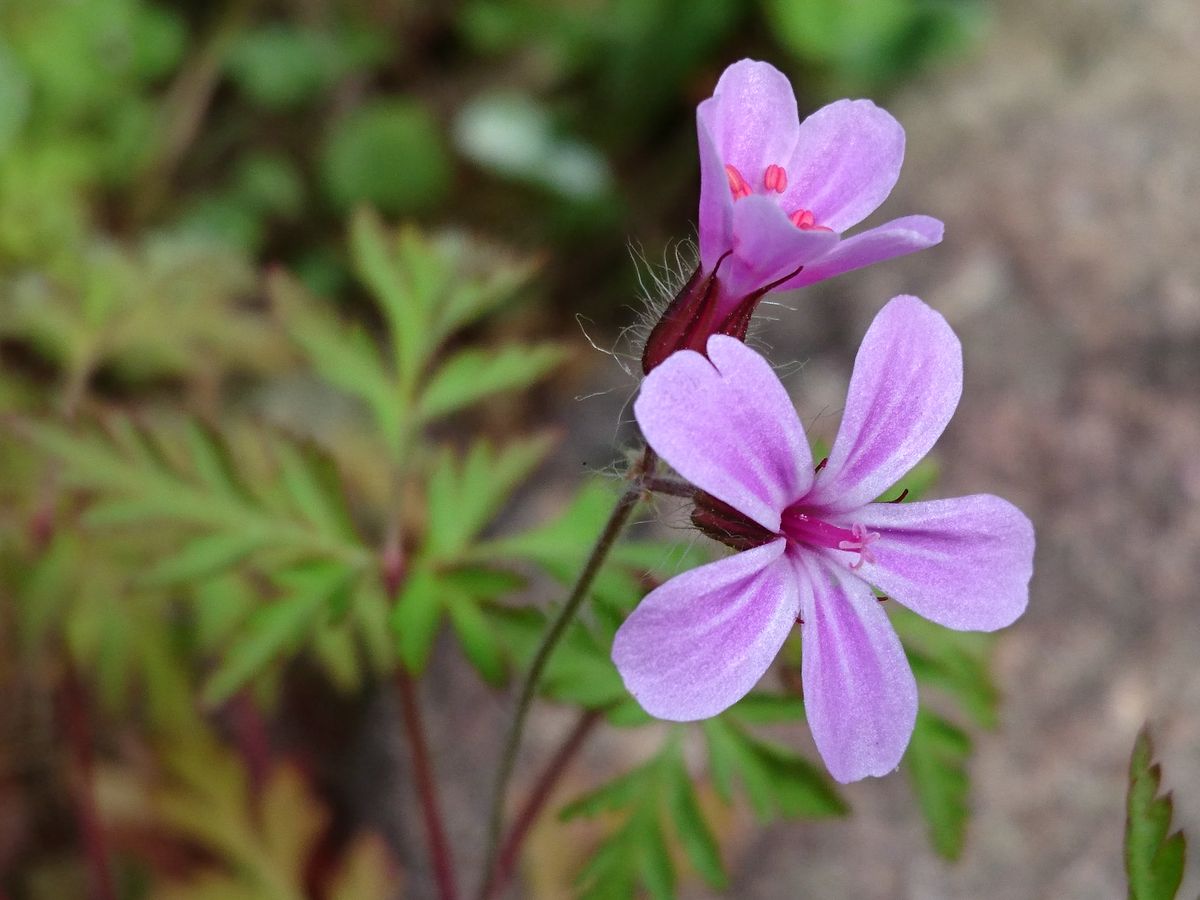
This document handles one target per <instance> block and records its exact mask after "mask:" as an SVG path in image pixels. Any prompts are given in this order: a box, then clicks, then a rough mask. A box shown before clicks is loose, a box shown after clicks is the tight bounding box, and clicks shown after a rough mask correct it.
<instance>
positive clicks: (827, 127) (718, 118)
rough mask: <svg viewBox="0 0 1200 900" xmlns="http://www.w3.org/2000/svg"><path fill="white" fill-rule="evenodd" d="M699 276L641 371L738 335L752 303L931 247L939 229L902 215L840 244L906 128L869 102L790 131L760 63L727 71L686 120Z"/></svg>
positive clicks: (770, 73)
mask: <svg viewBox="0 0 1200 900" xmlns="http://www.w3.org/2000/svg"><path fill="white" fill-rule="evenodd" d="M696 120H697V132H698V136H699V142H700V266H699V268H698V269H697V271H696V273H695V275H693V277H692V279H691V281H690V282H689V283H688V285H687V286H686V287H685V288H684V289H683V291H681V293H680V295H679V296H678V297H677V298H676V299H675V301H674V302H673V303H672V304H671V305H670V307H669V308H668V309H667V311H666V313H665V314H664V316H663V318H662V319H661V320H660V322H659V323H658V325H657V326H656V327H655V329H654V332H653V333H652V334H651V337H650V339H649V341H648V342H647V345H646V351H645V353H644V355H643V360H642V364H643V369H644V370H645V371H646V372H649V371H650V370H651V369H653V368H654V367H655V366H657V365H658V364H660V363H661V362H662V361H663V360H665V359H666V358H667V357H668V356H670V355H671V353H673V352H674V351H675V350H680V349H692V350H698V351H700V352H703V351H704V348H705V343H706V341H707V340H708V337H709V336H710V335H712V334H729V335H732V336H733V337H738V338H741V337H744V336H745V334H746V328H747V327H748V325H749V323H750V316H751V315H752V314H753V312H754V310H755V308H756V307H757V305H758V303H759V302H760V301H761V300H762V298H763V297H764V296H765V295H766V294H768V293H770V292H772V291H786V290H792V289H794V288H799V287H803V286H804V285H808V284H812V283H814V282H817V281H821V280H822V279H825V278H829V277H831V276H834V275H840V274H841V273H843V272H849V271H850V270H852V269H858V268H861V267H863V266H867V265H870V264H872V263H876V262H880V261H882V260H885V259H890V258H892V257H894V256H901V255H903V254H906V253H912V252H913V251H916V250H921V249H923V248H925V247H931V246H933V245H934V244H936V243H938V242H939V241H941V239H942V223H941V222H940V221H938V220H937V219H934V218H930V217H929V216H905V217H903V218H900V219H894V220H892V221H891V222H888V223H886V224H884V225H880V226H878V227H876V228H871V229H868V230H866V231H863V232H860V233H859V234H856V235H854V236H852V237H848V238H845V239H842V233H843V232H845V231H846V230H848V229H850V228H853V227H854V226H855V225H857V224H858V223H859V222H861V221H862V220H863V219H865V218H866V217H867V216H869V215H870V214H871V213H872V212H874V211H875V210H876V209H877V208H878V207H879V205H880V204H881V203H882V202H883V201H884V200H885V199H886V198H887V196H888V194H890V193H891V191H892V188H893V187H894V186H895V184H896V180H897V179H898V178H899V176H900V165H901V163H902V161H903V159H904V129H903V128H901V127H900V123H898V122H897V121H896V120H895V119H894V118H892V117H891V116H890V115H889V114H888V113H887V112H885V111H884V110H882V109H880V108H879V107H877V106H876V105H875V104H874V103H872V102H871V101H869V100H839V101H837V102H836V103H831V104H829V105H828V106H825V107H823V108H822V109H819V110H817V111H816V112H815V113H813V114H812V115H811V116H809V117H808V118H807V119H805V120H804V121H803V122H800V121H799V117H798V113H797V108H796V98H795V96H794V95H793V94H792V87H791V85H790V84H789V83H788V80H787V78H786V77H785V76H784V75H783V73H781V72H780V71H779V70H778V69H776V68H775V67H773V66H771V65H769V64H768V63H764V62H755V61H754V60H748V59H744V60H742V61H741V62H737V63H734V64H733V65H731V66H730V67H729V68H727V69H726V70H725V72H724V74H723V75H722V76H721V79H720V81H718V82H717V87H716V90H715V91H714V92H713V95H712V96H711V97H710V98H709V99H707V100H705V101H704V102H703V103H701V104H700V106H699V108H698V109H697V110H696Z"/></svg>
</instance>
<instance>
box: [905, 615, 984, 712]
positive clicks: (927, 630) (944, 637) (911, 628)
mask: <svg viewBox="0 0 1200 900" xmlns="http://www.w3.org/2000/svg"><path fill="white" fill-rule="evenodd" d="M891 612H892V614H891V617H890V618H891V621H892V625H893V626H894V627H895V629H896V633H897V634H899V635H900V639H901V641H902V642H903V643H904V650H905V653H906V654H907V655H908V661H909V664H910V665H911V666H912V670H913V674H914V675H916V677H917V680H918V681H919V682H920V683H921V684H922V685H928V686H930V687H936V688H938V689H939V690H942V691H945V692H946V693H947V694H949V695H950V696H951V697H952V698H953V699H954V700H955V701H957V702H958V704H959V706H961V707H962V709H963V711H964V712H966V713H967V714H969V715H970V716H971V718H972V719H974V720H975V721H976V722H977V723H978V724H979V725H980V726H981V727H983V728H992V727H995V724H996V717H997V713H998V707H999V703H1000V694H999V691H998V690H997V689H996V686H995V683H994V682H993V680H992V676H991V672H990V671H989V670H988V664H989V661H990V657H991V648H992V644H993V637H992V635H988V634H979V633H971V632H963V631H952V630H950V629H948V628H943V627H941V626H940V625H935V624H934V623H932V622H930V621H928V620H927V619H923V618H921V617H920V616H918V615H916V614H915V613H913V612H910V611H909V610H905V609H893V610H892V611H891Z"/></svg>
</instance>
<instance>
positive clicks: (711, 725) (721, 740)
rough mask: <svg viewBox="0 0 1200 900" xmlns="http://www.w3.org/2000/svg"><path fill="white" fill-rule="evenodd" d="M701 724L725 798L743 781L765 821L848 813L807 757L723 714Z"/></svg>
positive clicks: (718, 782) (719, 785) (727, 798)
mask: <svg viewBox="0 0 1200 900" xmlns="http://www.w3.org/2000/svg"><path fill="white" fill-rule="evenodd" d="M703 729H704V736H705V739H706V741H707V745H708V754H709V765H710V768H711V770H712V776H713V784H714V785H715V786H716V788H717V791H718V792H719V793H720V794H721V796H722V797H724V798H725V799H726V800H727V801H728V800H731V799H732V797H733V787H734V783H735V782H736V781H740V782H741V784H742V787H743V789H744V790H745V792H746V795H747V797H748V799H749V800H750V805H751V806H752V807H753V809H754V811H755V813H756V814H757V815H758V817H759V819H761V820H762V821H769V820H771V819H773V818H775V817H776V816H784V817H789V818H791V817H794V818H821V817H825V816H840V815H844V814H845V813H846V812H847V809H848V807H847V806H846V803H845V801H844V800H842V798H841V796H840V795H839V794H838V793H837V791H836V789H835V788H834V786H833V784H832V783H831V782H830V781H829V778H828V777H827V776H826V775H825V774H824V773H823V772H822V771H821V770H820V769H818V768H817V767H816V766H814V765H813V764H812V763H810V762H809V761H808V760H807V759H805V758H804V757H802V756H799V755H797V754H795V753H792V752H791V751H790V750H785V749H784V748H782V747H778V746H775V745H774V744H768V743H766V742H764V741H760V740H758V739H757V738H754V737H752V736H751V735H750V734H749V733H748V732H746V731H744V730H743V729H742V728H740V727H738V726H737V725H736V724H734V723H733V722H732V721H730V720H729V719H727V718H726V717H724V716H722V717H718V718H714V719H708V720H706V721H705V722H704V724H703Z"/></svg>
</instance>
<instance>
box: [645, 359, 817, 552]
mask: <svg viewBox="0 0 1200 900" xmlns="http://www.w3.org/2000/svg"><path fill="white" fill-rule="evenodd" d="M708 355H709V359H711V360H712V362H709V360H708V359H705V358H704V357H703V356H701V355H700V354H699V353H695V352H693V351H691V350H683V351H680V352H679V353H675V354H673V355H672V356H670V357H669V358H668V359H667V361H666V362H664V363H663V364H662V365H660V366H659V367H658V368H656V369H654V371H652V372H651V373H650V374H649V375H647V376H646V380H645V381H643V382H642V390H641V393H640V394H639V395H638V398H637V401H636V402H635V403H634V404H633V414H634V416H635V417H636V418H637V421H638V424H639V425H640V426H641V428H642V434H643V435H645V437H646V440H647V441H648V442H649V444H650V446H651V447H653V448H654V449H655V451H656V452H657V453H658V454H659V456H661V457H662V458H663V459H665V460H666V461H667V462H668V463H670V464H671V465H672V466H673V467H674V468H675V470H676V471H677V472H679V474H680V475H682V476H683V477H684V478H686V479H687V480H688V481H690V482H692V484H694V485H696V486H697V487H699V488H700V489H702V490H705V491H707V492H708V493H710V494H712V495H713V496H714V497H716V498H717V499H718V500H723V501H724V502H726V503H728V504H729V505H730V506H732V507H733V508H734V509H736V510H738V511H739V512H742V513H744V514H745V515H747V516H749V517H750V518H751V519H753V520H754V521H755V522H757V523H758V524H760V525H762V526H763V527H764V528H766V529H767V530H769V531H778V530H779V517H780V513H782V512H783V510H784V509H785V508H786V507H787V506H788V505H789V504H790V503H792V502H793V501H794V500H796V499H797V498H798V497H801V496H803V495H804V494H805V492H806V491H808V489H809V487H810V486H811V485H812V479H813V475H812V452H811V451H810V450H809V447H808V441H807V440H805V437H804V427H803V426H802V425H801V424H800V420H799V418H798V417H797V416H796V410H795V409H794V408H793V407H792V402H791V400H790V399H789V398H788V394H787V391H786V390H784V387H783V385H782V384H780V383H779V379H778V378H777V377H776V376H775V373H774V371H772V369H771V366H770V365H769V364H768V363H767V361H766V360H765V359H763V358H762V357H761V356H759V355H758V354H757V353H755V352H754V351H753V350H751V349H750V348H749V347H747V346H746V345H745V344H743V343H742V342H741V341H738V340H734V339H733V338H731V337H725V336H723V335H714V336H713V337H711V338H709V340H708Z"/></svg>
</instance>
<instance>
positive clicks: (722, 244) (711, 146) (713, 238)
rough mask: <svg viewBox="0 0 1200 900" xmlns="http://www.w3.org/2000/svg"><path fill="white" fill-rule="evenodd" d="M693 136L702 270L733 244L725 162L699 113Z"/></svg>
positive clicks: (708, 268)
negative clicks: (697, 166) (696, 152)
mask: <svg viewBox="0 0 1200 900" xmlns="http://www.w3.org/2000/svg"><path fill="white" fill-rule="evenodd" d="M696 137H697V141H698V143H699V146H700V225H699V232H700V264H701V265H702V266H703V267H704V271H705V272H712V271H713V270H714V269H716V267H717V260H719V259H720V258H721V256H722V254H724V253H725V251H727V250H729V249H730V248H731V247H732V246H733V195H732V194H730V193H729V179H728V177H727V176H726V175H725V164H724V163H723V162H721V155H720V153H719V152H718V150H717V146H716V144H715V143H714V142H713V137H712V135H711V134H710V133H709V131H708V128H706V127H705V125H704V121H703V119H702V118H701V117H700V116H699V114H697V116H696Z"/></svg>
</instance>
